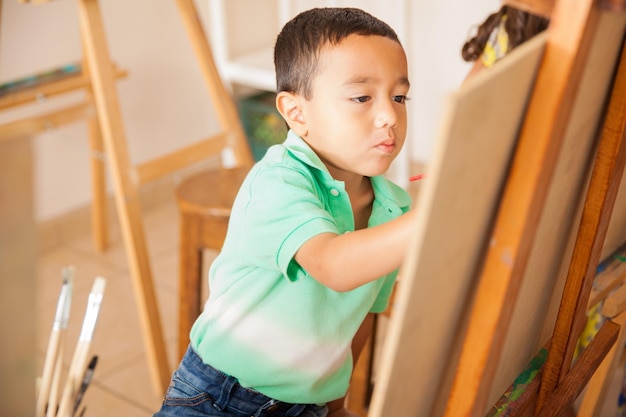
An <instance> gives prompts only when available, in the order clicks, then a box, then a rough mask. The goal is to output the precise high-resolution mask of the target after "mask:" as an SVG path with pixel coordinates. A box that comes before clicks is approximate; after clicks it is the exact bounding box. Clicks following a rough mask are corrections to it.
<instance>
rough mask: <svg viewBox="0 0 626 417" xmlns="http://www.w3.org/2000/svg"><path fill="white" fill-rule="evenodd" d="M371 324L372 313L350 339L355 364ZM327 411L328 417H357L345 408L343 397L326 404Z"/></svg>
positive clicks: (369, 331)
mask: <svg viewBox="0 0 626 417" xmlns="http://www.w3.org/2000/svg"><path fill="white" fill-rule="evenodd" d="M373 323H374V313H369V314H368V315H367V316H365V320H363V323H361V326H360V327H359V330H358V331H357V332H356V335H355V336H354V339H352V357H353V358H354V363H355V364H356V362H357V360H358V358H359V356H360V355H361V352H362V351H363V348H364V347H365V343H367V340H368V339H369V337H370V336H371V334H372V325H373ZM328 411H329V413H328V417H358V414H355V413H354V412H351V411H349V410H347V409H346V408H345V397H343V398H339V399H337V400H335V401H331V402H330V403H328Z"/></svg>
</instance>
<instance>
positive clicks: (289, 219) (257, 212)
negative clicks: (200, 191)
mask: <svg viewBox="0 0 626 417" xmlns="http://www.w3.org/2000/svg"><path fill="white" fill-rule="evenodd" d="M249 180H250V183H249V185H248V189H247V195H245V196H242V198H243V200H244V201H243V202H242V204H241V208H240V210H238V211H236V212H235V213H234V215H235V216H240V218H239V219H237V221H239V222H240V224H242V225H243V230H242V233H241V235H240V236H239V239H241V240H240V243H243V245H242V246H243V247H244V248H245V250H246V252H247V253H248V254H249V256H248V262H250V263H252V264H253V265H255V266H261V267H266V268H278V269H279V270H280V271H281V272H282V273H283V274H285V275H286V276H287V277H288V278H289V279H291V280H295V279H297V276H296V275H297V271H296V270H294V268H293V265H292V261H293V258H294V256H295V254H296V252H297V251H298V249H299V248H300V247H301V246H302V244H303V243H305V242H306V241H307V240H308V239H310V238H311V237H313V236H315V235H317V234H321V233H338V232H337V227H336V225H335V221H334V219H333V217H332V215H331V214H330V213H329V211H328V209H327V208H326V206H325V204H324V201H323V198H322V193H321V192H320V190H319V187H318V186H317V185H316V183H315V181H314V180H313V179H312V177H311V176H310V175H309V174H308V173H306V172H302V171H299V170H297V169H294V168H293V167H288V166H287V167H285V166H276V165H271V166H268V167H264V168H261V169H258V170H257V171H256V172H255V173H253V175H252V177H251V178H250V179H249ZM294 262H295V261H294Z"/></svg>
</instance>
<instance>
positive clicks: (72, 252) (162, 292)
mask: <svg viewBox="0 0 626 417" xmlns="http://www.w3.org/2000/svg"><path fill="white" fill-rule="evenodd" d="M144 214H145V217H144V226H145V230H146V236H147V242H148V243H147V244H148V251H149V254H150V258H151V268H152V273H153V276H154V283H155V291H156V295H157V299H158V304H159V309H160V315H161V322H162V327H163V333H164V337H165V340H166V345H167V352H168V356H169V361H170V363H169V367H170V368H173V367H174V356H175V348H176V342H175V340H176V327H175V326H176V323H177V309H176V305H177V276H178V275H177V270H178V264H177V262H178V257H177V248H178V235H177V233H178V230H177V212H176V206H175V202H174V199H173V197H172V200H171V201H169V202H166V203H164V204H160V205H159V206H158V207H156V208H153V209H151V210H149V211H146V212H145V213H144ZM110 234H111V236H110V240H111V247H110V248H109V249H108V250H107V251H106V252H104V253H98V252H97V251H96V250H95V249H94V247H93V244H92V242H91V236H90V235H85V236H82V237H79V238H74V239H69V240H67V241H63V243H61V244H57V245H55V246H53V247H51V248H48V249H46V250H45V251H44V252H43V253H42V254H41V256H40V259H39V265H38V274H37V280H38V281H37V283H38V294H37V295H38V317H37V319H38V320H37V337H38V342H37V348H38V354H39V355H40V357H41V359H40V361H39V362H40V369H41V368H42V367H43V358H44V354H45V351H46V347H47V344H48V340H49V336H50V330H51V326H52V321H53V318H54V313H55V310H56V304H57V299H58V295H59V290H60V288H61V269H62V268H63V267H64V266H68V265H74V266H75V268H76V275H75V281H74V293H73V302H72V309H71V319H70V324H69V327H68V331H67V334H66V348H65V349H64V355H65V357H64V364H65V365H66V366H68V365H69V363H70V362H71V358H72V355H73V352H74V347H75V345H76V341H77V339H78V334H79V332H80V328H81V326H82V320H83V316H84V312H85V308H86V305H87V298H88V294H89V292H90V290H91V286H92V285H93V282H94V279H95V277H97V276H102V277H104V278H106V280H107V281H106V289H105V294H104V298H103V302H102V307H101V311H100V316H99V319H98V323H97V326H96V330H95V334H94V337H93V343H92V346H91V350H90V354H93V355H98V364H97V366H96V369H95V373H94V379H93V381H92V384H91V385H90V386H89V388H88V390H87V392H86V394H85V397H84V400H83V404H84V405H85V406H86V412H85V417H100V416H125V417H146V416H150V415H152V413H153V412H154V411H156V410H157V409H158V407H159V405H160V402H161V397H160V394H157V393H156V392H155V390H154V389H153V387H152V384H151V380H150V374H149V369H148V363H147V360H146V354H145V348H144V343H143V338H142V329H141V327H140V325H139V319H138V312H137V308H136V303H135V300H134V293H133V287H132V282H131V279H130V276H129V272H128V267H127V263H126V257H125V253H124V248H123V243H122V239H121V236H120V231H119V227H117V225H111V227H110Z"/></svg>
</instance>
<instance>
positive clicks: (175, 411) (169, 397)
mask: <svg viewBox="0 0 626 417" xmlns="http://www.w3.org/2000/svg"><path fill="white" fill-rule="evenodd" d="M327 414H328V407H327V406H325V405H321V406H320V405H312V404H290V403H285V402H281V401H277V400H274V399H272V398H269V397H267V396H265V395H263V394H261V393H259V392H257V391H254V390H251V389H248V388H244V387H242V386H241V385H239V382H238V381H237V379H236V378H233V377H232V376H229V375H226V374H224V373H223V372H221V371H219V370H217V369H215V368H213V367H211V366H209V365H207V364H205V363H204V362H202V359H200V357H199V356H198V354H197V353H196V352H195V351H194V350H193V349H192V348H191V347H189V348H188V349H187V353H185V356H184V357H183V359H182V361H181V363H180V365H179V366H178V369H177V370H176V371H175V372H174V374H173V375H172V380H171V382H170V386H169V388H168V389H167V392H166V393H165V398H164V399H163V404H162V405H161V410H159V411H158V412H157V413H156V414H154V416H153V417H174V416H175V417H200V416H204V417H207V416H208V417H283V416H284V417H325V416H326V415H327Z"/></svg>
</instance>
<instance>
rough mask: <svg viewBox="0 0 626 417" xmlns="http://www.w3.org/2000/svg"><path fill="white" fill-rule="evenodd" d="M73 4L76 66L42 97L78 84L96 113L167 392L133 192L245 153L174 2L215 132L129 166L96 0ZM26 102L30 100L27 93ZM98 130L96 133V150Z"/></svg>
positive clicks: (191, 21) (57, 119)
mask: <svg viewBox="0 0 626 417" xmlns="http://www.w3.org/2000/svg"><path fill="white" fill-rule="evenodd" d="M76 1H77V6H78V12H79V13H78V15H79V21H80V31H81V38H82V43H83V49H84V52H85V56H84V61H83V69H84V71H83V72H81V73H80V75H79V76H77V77H74V78H73V79H72V80H71V83H72V84H71V85H69V86H68V85H66V84H65V83H60V84H55V85H54V86H53V87H50V89H49V90H46V91H45V94H53V93H56V92H59V93H60V92H62V91H67V90H69V89H76V88H84V89H86V90H87V91H88V92H89V93H90V94H91V96H92V98H93V102H94V103H95V109H96V113H97V117H94V118H93V124H92V125H91V127H90V131H91V132H92V133H93V137H94V138H97V139H95V140H94V144H95V149H96V150H97V151H98V152H101V153H104V154H105V155H106V157H107V162H108V168H109V170H110V173H111V177H112V180H113V184H114V197H115V205H116V209H117V214H118V219H119V221H120V226H121V229H122V238H123V241H124V246H125V251H126V257H127V260H128V265H129V271H130V276H131V279H132V282H133V288H134V292H135V299H136V303H137V308H138V313H139V318H140V323H141V327H142V331H143V338H144V344H145V347H146V353H147V357H148V363H149V367H150V373H151V376H152V381H153V386H154V389H155V391H156V392H157V393H159V394H162V393H164V392H165V390H166V389H167V386H168V384H169V381H170V377H171V373H170V366H169V364H168V358H167V354H166V348H165V342H164V338H163V332H162V328H161V320H160V316H159V310H158V305H157V302H156V297H155V291H154V286H153V277H152V271H151V268H150V261H149V257H148V250H147V246H146V241H145V232H144V227H143V221H142V214H141V207H140V201H139V195H138V190H139V187H141V186H142V185H144V184H145V183H147V182H149V181H152V180H155V179H157V178H160V177H162V176H165V175H168V174H171V173H174V172H176V171H178V170H181V169H182V168H185V167H189V166H191V165H193V164H196V163H199V162H201V161H203V160H206V159H208V158H209V157H212V156H216V155H217V156H221V155H222V153H223V152H228V153H229V154H230V155H229V158H230V159H232V162H233V164H234V165H243V164H250V163H251V162H252V160H253V158H252V155H251V153H250V151H249V149H248V145H247V142H246V137H245V134H244V132H243V129H242V127H241V125H240V122H239V117H238V114H237V110H236V107H235V104H234V101H233V100H232V98H231V96H230V93H229V92H228V91H227V90H226V88H225V87H224V85H223V83H222V80H221V78H220V76H219V73H218V71H217V69H216V67H215V64H214V62H213V57H212V53H211V48H210V45H209V43H208V39H207V37H206V35H205V32H204V29H203V27H202V25H201V22H200V18H199V16H198V13H197V10H196V7H195V5H194V3H193V0H176V3H177V6H178V9H179V12H180V14H181V17H182V19H183V23H184V25H185V28H186V30H187V34H188V36H189V38H190V40H191V43H192V45H193V49H194V52H195V55H196V56H197V58H198V61H199V64H200V68H201V71H202V73H203V77H204V80H205V82H206V85H207V88H208V91H209V94H210V97H211V100H212V103H213V105H214V108H215V110H216V113H217V116H218V120H219V123H220V128H221V131H220V132H219V133H218V134H216V135H213V136H210V137H208V138H206V139H204V140H201V141H199V142H197V143H195V144H193V145H190V146H188V147H185V148H182V149H179V150H177V151H175V152H172V153H170V154H167V155H164V156H161V157H159V158H156V159H155V160H152V161H148V162H145V163H142V164H140V165H137V166H133V165H132V163H131V160H130V158H129V154H128V149H127V143H126V134H125V131H124V124H123V120H122V115H121V111H120V106H119V99H118V95H117V90H116V85H115V79H116V77H118V76H119V75H122V74H120V73H119V72H118V71H117V70H115V69H114V67H113V65H112V61H111V57H110V55H109V50H108V46H107V41H106V35H105V31H104V26H103V22H102V16H101V13H100V7H99V4H98V1H97V0H76ZM26 99H32V96H31V97H29V98H26ZM89 105H90V103H85V104H84V105H80V106H77V107H76V108H71V109H67V110H63V111H62V112H59V113H58V114H53V115H48V116H46V118H45V119H32V120H26V121H22V122H20V124H19V125H13V126H11V127H10V128H11V129H24V128H32V126H33V124H35V125H38V124H41V123H55V124H56V123H61V122H69V121H73V120H77V119H79V118H82V117H85V116H87V115H89V113H88V109H89ZM1 132H2V131H1V130H0V133H1ZM98 132H101V134H102V136H101V138H102V142H101V143H102V147H101V149H100V146H99V143H100V142H99V135H98ZM97 169H98V170H99V171H98V173H94V181H97V182H98V184H99V185H98V189H99V190H100V191H99V192H101V193H102V194H100V195H101V197H102V200H101V201H98V200H99V199H98V198H96V200H94V206H97V208H96V210H101V209H102V207H103V204H104V191H103V190H104V175H103V171H102V169H103V167H102V166H99V167H98V168H97ZM95 188H96V187H94V189H95ZM95 216H96V217H97V218H98V219H99V220H98V224H99V226H98V227H97V230H100V232H98V231H95V232H94V233H96V234H97V235H99V236H100V237H99V238H98V239H97V242H98V243H97V245H98V246H99V247H104V246H105V245H106V235H105V234H104V233H105V232H104V230H106V224H105V223H104V214H103V212H100V214H96V215H95ZM101 233H102V234H101Z"/></svg>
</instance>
